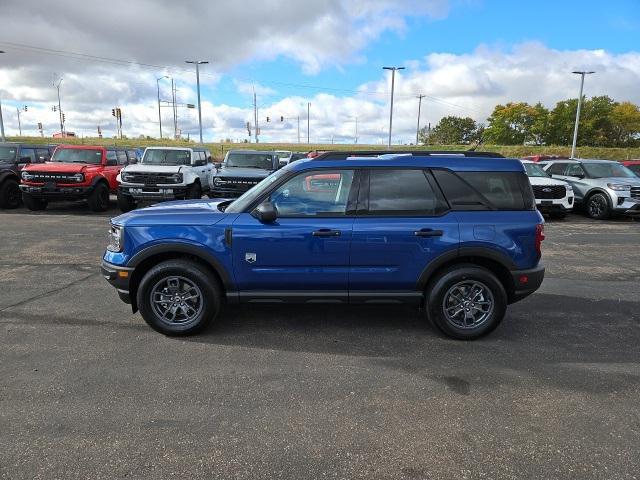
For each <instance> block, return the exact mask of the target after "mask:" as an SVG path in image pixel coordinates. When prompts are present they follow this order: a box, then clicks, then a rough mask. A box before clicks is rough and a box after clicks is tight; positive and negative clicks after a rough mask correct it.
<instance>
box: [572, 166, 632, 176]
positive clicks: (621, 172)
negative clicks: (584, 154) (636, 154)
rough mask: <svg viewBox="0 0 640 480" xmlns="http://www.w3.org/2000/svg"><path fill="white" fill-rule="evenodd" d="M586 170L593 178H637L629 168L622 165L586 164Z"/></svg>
mask: <svg viewBox="0 0 640 480" xmlns="http://www.w3.org/2000/svg"><path fill="white" fill-rule="evenodd" d="M584 168H585V170H586V171H587V173H589V176H590V177H591V178H607V177H619V178H630V177H635V175H634V174H633V172H631V171H630V170H629V169H628V168H627V167H625V166H624V165H622V164H620V163H610V162H602V163H585V164H584Z"/></svg>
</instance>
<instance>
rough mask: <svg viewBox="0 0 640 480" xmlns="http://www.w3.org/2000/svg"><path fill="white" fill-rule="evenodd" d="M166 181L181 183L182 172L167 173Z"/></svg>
mask: <svg viewBox="0 0 640 480" xmlns="http://www.w3.org/2000/svg"><path fill="white" fill-rule="evenodd" d="M167 180H168V183H182V174H181V173H174V174H173V175H169V176H168V177H167Z"/></svg>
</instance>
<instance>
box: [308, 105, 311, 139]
mask: <svg viewBox="0 0 640 480" xmlns="http://www.w3.org/2000/svg"><path fill="white" fill-rule="evenodd" d="M310 113H311V102H307V145H308V144H309V143H311V142H310V141H309V117H310Z"/></svg>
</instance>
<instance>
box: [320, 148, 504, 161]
mask: <svg viewBox="0 0 640 480" xmlns="http://www.w3.org/2000/svg"><path fill="white" fill-rule="evenodd" d="M379 155H411V156H416V157H428V156H452V157H453V156H455V157H476V158H477V157H485V158H504V157H503V156H502V155H500V154H499V153H494V152H472V151H468V150H343V151H340V150H335V151H330V152H324V153H321V154H320V155H318V156H317V157H314V158H313V160H345V159H347V158H348V157H377V156H379Z"/></svg>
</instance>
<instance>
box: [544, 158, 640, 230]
mask: <svg viewBox="0 0 640 480" xmlns="http://www.w3.org/2000/svg"><path fill="white" fill-rule="evenodd" d="M542 164H543V165H544V166H543V168H544V170H545V171H546V172H547V173H549V174H550V175H551V176H552V177H553V178H557V179H559V180H563V181H565V182H567V183H568V184H570V185H571V186H572V187H573V193H574V195H575V202H576V204H580V205H581V206H583V207H584V208H585V210H586V212H587V215H589V216H590V217H591V218H594V219H597V220H604V219H606V218H609V216H611V214H612V213H622V214H629V215H633V214H639V213H640V179H639V178H638V177H636V176H635V174H634V173H633V172H632V171H631V170H629V169H628V168H627V167H625V166H624V165H622V164H620V163H619V162H614V161H610V160H580V159H577V160H553V161H550V162H542Z"/></svg>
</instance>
